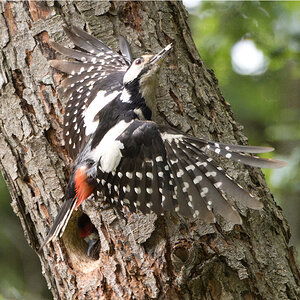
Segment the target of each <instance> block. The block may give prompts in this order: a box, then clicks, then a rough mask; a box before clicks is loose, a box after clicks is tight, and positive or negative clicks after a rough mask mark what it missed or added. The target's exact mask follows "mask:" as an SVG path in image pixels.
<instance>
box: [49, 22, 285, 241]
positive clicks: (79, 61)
mask: <svg viewBox="0 0 300 300" xmlns="http://www.w3.org/2000/svg"><path fill="white" fill-rule="evenodd" d="M64 30H65V32H66V34H67V35H68V37H69V38H70V39H71V41H72V42H73V43H74V45H75V47H76V48H75V49H70V48H66V47H63V46H61V45H60V44H57V43H55V42H52V43H51V45H52V47H53V48H55V49H56V50H57V51H58V52H60V53H61V54H63V55H65V56H68V57H70V58H71V59H73V60H72V61H64V60H53V61H51V62H50V65H51V66H52V67H54V68H56V69H58V70H60V71H62V72H64V73H67V74H69V77H68V78H67V79H65V80H64V81H63V82H62V86H63V87H64V88H65V90H64V95H65V97H66V98H67V99H68V102H67V106H66V110H65V117H64V139H65V145H66V148H67V150H68V152H69V153H70V156H71V157H72V158H73V159H74V164H73V169H72V174H71V177H70V181H69V184H68V187H67V190H66V195H65V202H64V204H63V205H62V207H61V209H60V211H59V213H58V215H57V217H56V219H55V221H54V223H53V225H52V227H51V229H50V231H49V234H48V236H47V237H46V240H45V242H44V244H46V243H48V242H49V241H51V240H52V239H54V238H56V237H57V236H61V235H62V234H63V232H64V229H65V226H66V225H67V223H68V220H69V218H70V216H71V214H72V211H73V210H74V209H77V208H78V207H79V205H80V204H81V203H82V202H83V201H84V200H85V199H87V198H88V197H89V196H91V195H92V194H93V195H94V196H95V197H96V199H97V198H103V199H105V200H107V201H110V202H111V203H112V204H113V205H114V206H115V207H116V208H118V209H122V208H123V207H124V206H126V207H128V208H129V210H130V211H131V212H136V211H137V210H138V211H141V212H142V213H145V214H146V213H149V212H151V211H152V212H154V213H157V214H163V213H164V212H166V211H171V212H172V211H173V212H177V213H178V214H179V215H181V216H182V217H188V218H200V219H202V220H203V221H204V222H206V223H213V222H216V218H215V217H216V215H220V216H222V217H223V218H224V219H225V220H227V221H230V222H232V223H233V224H241V223H242V220H241V217H240V215H239V213H238V211H237V210H236V208H235V207H234V206H233V205H232V204H231V202H229V201H228V197H229V198H231V199H232V200H234V201H238V202H242V203H243V204H244V205H245V206H247V207H249V208H252V209H261V208H262V206H263V205H262V203H261V202H260V201H259V200H257V199H255V198H254V197H253V196H252V195H250V194H249V193H248V192H247V191H245V190H244V189H243V188H242V187H241V186H240V185H238V184H236V183H234V182H233V181H232V179H231V178H230V177H229V176H227V175H226V174H225V173H224V171H223V170H222V169H221V168H220V167H218V166H216V165H215V163H214V162H213V159H212V158H211V156H210V154H209V152H213V153H216V154H218V155H221V156H223V157H225V158H227V159H231V160H234V161H238V162H241V163H244V164H247V165H250V166H254V167H262V168H279V167H283V166H284V165H285V162H282V161H278V160H271V159H263V158H259V157H256V156H250V155H249V154H250V153H252V154H256V153H262V152H269V151H272V150H274V149H273V148H271V147H255V146H240V145H228V144H224V143H220V142H213V141H209V140H206V139H201V138H196V137H193V136H189V135H186V134H184V133H182V132H181V131H179V130H177V129H175V128H171V127H169V126H166V125H160V124H157V123H156V122H155V120H156V97H155V91H156V87H157V84H158V77H159V76H158V74H159V70H160V68H161V65H162V62H163V61H164V59H165V57H166V55H167V54H168V53H170V51H171V49H172V48H173V44H169V45H167V46H166V47H165V48H163V49H162V50H161V51H160V52H159V53H157V54H156V55H143V56H141V57H139V58H137V59H135V60H133V59H132V55H131V52H130V47H129V45H128V42H127V41H126V39H125V38H124V37H120V39H119V41H120V51H121V54H118V53H117V52H114V51H113V50H112V49H111V48H109V47H108V46H106V45H105V44H104V43H103V42H101V41H100V40H98V39H96V38H95V37H93V36H91V35H89V34H88V33H86V32H85V31H83V30H81V29H79V28H77V27H75V26H71V27H66V28H64Z"/></svg>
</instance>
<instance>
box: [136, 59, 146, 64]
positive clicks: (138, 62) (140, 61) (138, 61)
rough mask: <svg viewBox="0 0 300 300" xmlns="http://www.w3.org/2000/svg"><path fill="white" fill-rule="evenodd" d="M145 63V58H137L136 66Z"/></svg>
mask: <svg viewBox="0 0 300 300" xmlns="http://www.w3.org/2000/svg"><path fill="white" fill-rule="evenodd" d="M143 61H144V59H143V58H137V59H136V60H135V64H136V65H140V64H141V63H142V62H143Z"/></svg>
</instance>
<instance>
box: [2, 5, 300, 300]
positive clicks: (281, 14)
mask: <svg viewBox="0 0 300 300" xmlns="http://www.w3.org/2000/svg"><path fill="white" fill-rule="evenodd" d="M190 25H191V28H192V32H193V36H194V39H195V42H196V45H197V47H198V49H199V52H200V55H201V57H202V59H203V60H204V62H205V64H206V66H208V67H209V68H211V69H213V70H214V72H215V74H216V76H217V78H218V80H219V85H220V87H221V90H222V92H223V95H224V98H225V99H226V100H227V101H228V102H229V103H230V104H231V106H232V110H233V112H234V114H235V118H236V119H237V120H238V121H239V122H240V123H241V124H243V125H244V127H245V133H246V135H247V136H248V137H249V143H250V144H253V145H272V146H274V147H276V152H275V154H271V155H275V157H276V158H281V159H284V160H287V161H288V162H289V166H288V167H286V168H284V169H280V170H275V171H270V170H266V171H265V174H266V177H267V180H268V183H269V187H270V189H271V191H272V193H273V195H274V197H275V199H276V202H277V203H278V204H279V205H280V206H281V207H282V208H283V211H284V215H285V217H286V218H287V219H288V221H289V224H290V226H291V232H292V244H294V245H295V246H296V247H297V248H298V249H299V248H300V226H299V225H300V218H299V212H300V200H299V198H300V184H299V183H300V182H299V178H300V145H299V140H300V123H299V120H300V96H299V95H300V68H299V58H300V3H297V2H257V1H251V2H201V3H200V5H199V7H197V8H196V9H193V10H192V11H191V16H190ZM245 38H248V39H252V40H253V41H254V42H255V44H256V45H257V47H258V48H259V49H261V50H262V51H263V53H264V55H265V56H266V57H267V58H268V60H269V67H268V69H267V71H266V72H265V73H263V74H262V75H259V76H243V75H239V74H237V73H235V72H234V71H233V69H232V65H231V57H230V52H231V48H232V46H233V45H234V44H235V43H236V42H237V41H239V40H241V39H245ZM0 198H1V201H0V300H2V299H33V300H34V299H51V296H50V294H49V292H48V291H47V288H46V284H45V280H44V279H43V278H42V275H41V268H40V264H39V261H38V258H37V257H36V256H35V254H34V253H33V251H32V250H31V249H30V248H29V246H28V245H27V243H26V241H25V238H24V237H23V231H22V229H21V225H20V223H19V220H18V219H17V217H16V216H15V215H14V214H13V212H12V209H11V207H10V198H9V194H8V191H7V189H6V187H5V184H4V182H3V180H2V179H0Z"/></svg>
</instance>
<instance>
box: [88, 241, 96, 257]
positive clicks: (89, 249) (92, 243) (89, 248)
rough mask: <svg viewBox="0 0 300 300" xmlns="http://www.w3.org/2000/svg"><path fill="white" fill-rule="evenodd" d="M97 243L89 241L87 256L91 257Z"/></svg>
mask: <svg viewBox="0 0 300 300" xmlns="http://www.w3.org/2000/svg"><path fill="white" fill-rule="evenodd" d="M98 241H99V239H90V240H89V244H88V250H87V256H90V255H91V251H92V249H93V247H94V245H95V244H96V243H97V242H98Z"/></svg>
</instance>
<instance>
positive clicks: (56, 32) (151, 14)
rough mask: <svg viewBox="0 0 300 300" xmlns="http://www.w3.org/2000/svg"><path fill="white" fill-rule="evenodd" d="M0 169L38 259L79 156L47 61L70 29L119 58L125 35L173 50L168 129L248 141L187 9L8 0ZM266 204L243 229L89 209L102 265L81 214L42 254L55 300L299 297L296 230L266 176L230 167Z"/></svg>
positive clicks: (165, 101) (164, 93)
mask: <svg viewBox="0 0 300 300" xmlns="http://www.w3.org/2000/svg"><path fill="white" fill-rule="evenodd" d="M0 9H1V14H0V24H1V29H2V30H1V32H0V47H1V51H0V68H1V72H0V86H1V95H0V118H1V120H0V130H1V136H0V166H1V171H2V173H3V176H4V178H5V179H6V182H7V184H8V186H9V189H10V193H11V195H12V199H13V200H12V207H13V209H14V211H15V213H16V214H17V215H18V217H19V218H20V220H21V223H22V226H23V228H24V233H25V236H26V238H27V240H28V243H29V244H30V245H31V246H32V248H33V249H34V250H35V251H36V250H37V249H38V247H39V245H40V244H41V243H42V241H43V240H44V238H45V236H46V234H47V231H48V230H49V227H50V226H51V224H52V220H53V217H54V216H56V214H57V212H58V210H59V207H60V205H61V204H62V201H63V194H64V188H65V186H66V182H67V179H68V172H69V168H70V163H71V161H70V159H69V158H68V156H67V153H66V151H65V150H64V146H63V140H62V129H61V126H62V118H63V112H64V105H65V100H63V98H62V97H61V94H60V93H59V89H57V85H58V83H59V81H60V79H61V77H62V75H61V74H58V73H56V72H55V71H53V70H52V69H51V68H50V67H49V65H48V62H47V60H48V59H50V58H54V57H55V55H56V54H55V52H54V51H53V50H52V49H51V48H50V46H49V44H48V42H49V38H51V39H54V40H56V41H58V42H62V43H65V44H68V45H70V42H69V40H68V39H67V38H66V36H65V34H64V33H63V30H62V25H63V24H74V25H77V26H80V27H83V26H86V27H85V28H87V29H88V30H89V31H90V32H91V33H92V34H94V35H95V36H97V37H99V38H100V39H102V40H103V41H104V42H105V43H107V44H108V45H110V46H111V47H112V48H114V49H118V40H117V37H118V35H119V34H120V33H121V34H122V35H124V36H126V37H127V39H128V41H129V43H130V44H131V45H132V50H133V53H134V55H135V56H138V55H139V54H141V53H144V52H145V51H146V50H147V51H151V52H155V51H157V50H159V49H161V47H163V46H165V45H167V44H168V43H169V42H171V41H173V40H174V41H175V42H176V46H175V50H174V51H173V53H172V54H171V55H170V57H169V58H168V60H167V62H166V64H165V67H164V70H163V72H162V74H161V80H160V82H161V85H160V88H159V90H158V93H157V95H158V111H159V122H161V123H168V124H170V125H172V126H175V127H177V128H180V129H181V130H183V131H185V132H189V133H190V134H194V135H196V136H202V137H203V136H204V137H208V138H210V139H214V140H220V141H223V142H229V143H241V144H243V143H246V141H247V139H246V137H245V136H244V135H243V133H242V131H241V129H242V128H241V126H239V125H238V124H237V123H236V122H235V121H234V119H233V116H232V112H231V110H230V106H229V104H228V103H227V102H226V101H225V100H224V99H223V97H222V95H221V93H220V90H219V88H218V84H217V80H216V78H215V76H214V75H213V73H212V72H211V71H210V70H208V69H206V67H205V66H204V65H203V62H202V60H201V58H200V56H199V54H198V52H197V50H196V48H195V45H194V42H193V40H192V37H191V33H190V30H189V28H188V25H187V13H186V11H185V9H184V7H183V6H182V4H181V3H180V2H114V3H111V2H90V1H89V2H71V1H45V2H33V1H32V2H31V1H29V2H6V3H3V2H2V3H1V4H0ZM220 163H221V164H222V165H223V167H224V168H225V169H227V171H228V173H229V175H230V176H231V177H233V178H234V179H235V180H236V181H237V182H239V183H240V184H241V185H243V186H244V187H245V188H247V189H248V190H249V191H251V193H253V194H255V195H256V196H257V197H258V198H260V199H262V201H263V203H264V209H263V210H262V211H248V210H245V209H244V208H243V207H241V208H240V209H241V214H242V215H243V216H244V217H243V221H244V222H243V225H242V226H235V227H234V228H231V226H230V224H226V223H224V221H222V220H220V225H221V226H209V225H204V224H203V223H201V222H200V221H198V220H184V219H181V218H179V217H176V216H174V215H167V216H166V217H164V218H163V217H157V216H155V215H152V214H151V215H147V216H144V215H141V214H133V215H131V216H130V218H129V219H128V221H127V223H126V222H125V220H123V219H120V218H118V217H117V216H116V215H115V213H114V211H113V210H102V209H101V208H100V206H101V203H100V202H99V201H98V202H95V201H87V202H86V203H85V204H84V205H83V206H82V211H83V212H84V213H86V214H88V215H89V217H90V218H91V220H92V222H93V223H94V225H95V226H96V227H97V229H98V231H99V235H100V238H101V250H100V258H99V260H94V259H91V258H89V257H87V256H86V254H85V253H86V249H85V248H84V247H85V246H84V244H83V242H82V241H80V239H79V237H78V234H77V228H76V224H77V223H76V220H77V218H78V216H79V215H80V214H81V212H78V213H75V214H74V216H73V218H72V219H71V221H70V224H69V226H68V227H67V230H66V232H65V235H64V237H63V240H60V241H59V242H58V243H54V244H52V245H50V246H49V247H45V248H44V249H43V251H42V253H37V255H39V258H40V260H41V264H42V268H43V274H44V276H45V278H46V280H47V282H48V286H49V288H50V289H51V291H52V293H53V296H54V298H55V299H149V298H159V299H299V297H300V291H299V271H298V269H297V266H296V264H295V259H294V252H293V249H291V248H290V247H289V246H288V242H289V238H290V233H289V228H288V225H287V223H286V220H285V219H284V218H283V216H282V213H281V210H280V208H279V207H278V206H277V205H276V204H275V202H274V200H273V198H272V195H271V194H270V191H269V190H268V188H267V186H266V184H265V180H264V177H263V175H262V172H261V171H260V170H257V169H255V170H254V169H253V168H250V167H244V166H240V165H237V164H233V163H231V162H228V161H226V162H225V161H220Z"/></svg>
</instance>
